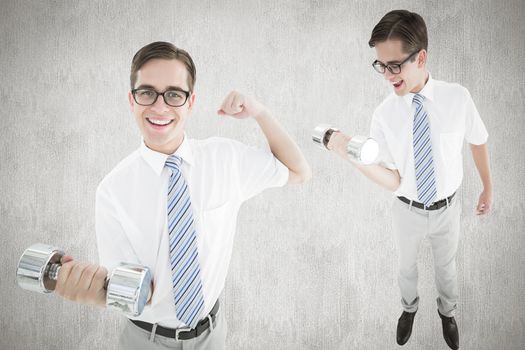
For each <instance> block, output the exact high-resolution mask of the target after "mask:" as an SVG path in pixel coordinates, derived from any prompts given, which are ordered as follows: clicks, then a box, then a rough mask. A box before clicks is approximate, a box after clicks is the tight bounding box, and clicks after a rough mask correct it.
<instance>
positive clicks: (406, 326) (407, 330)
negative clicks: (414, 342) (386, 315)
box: [396, 310, 417, 345]
mask: <svg viewBox="0 0 525 350" xmlns="http://www.w3.org/2000/svg"><path fill="white" fill-rule="evenodd" d="M416 312H417V310H416V311H414V312H406V311H403V313H402V314H401V317H399V321H397V337H396V338H397V343H398V344H399V345H405V344H406V342H407V341H408V339H410V335H411V334H412V325H413V324H414V316H416Z"/></svg>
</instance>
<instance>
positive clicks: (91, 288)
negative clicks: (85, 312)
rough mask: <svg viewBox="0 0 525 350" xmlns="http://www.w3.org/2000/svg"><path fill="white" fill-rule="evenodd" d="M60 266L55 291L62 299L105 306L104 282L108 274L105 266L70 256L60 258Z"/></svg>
mask: <svg viewBox="0 0 525 350" xmlns="http://www.w3.org/2000/svg"><path fill="white" fill-rule="evenodd" d="M60 262H61V263H62V267H61V268H60V271H59V272H58V278H57V284H56V288H55V292H56V293H57V294H58V295H60V296H61V297H63V298H64V299H67V300H71V301H75V302H78V303H81V304H90V305H98V306H105V305H106V290H105V289H104V283H105V281H106V277H107V275H108V271H107V270H106V268H104V267H102V266H99V265H95V264H90V263H85V262H79V261H74V260H73V258H72V257H70V256H67V255H66V256H63V257H62V259H61V260H60Z"/></svg>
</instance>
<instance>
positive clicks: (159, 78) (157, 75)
mask: <svg viewBox="0 0 525 350" xmlns="http://www.w3.org/2000/svg"><path fill="white" fill-rule="evenodd" d="M134 88H135V89H139V88H150V89H154V90H155V91H157V92H159V93H162V92H164V91H166V90H171V89H174V90H184V91H188V90H190V89H189V86H188V71H187V69H186V66H185V65H184V64H183V63H182V62H181V61H179V60H176V59H169V60H168V59H151V60H149V61H147V62H146V63H145V64H144V65H143V66H142V67H141V68H140V69H139V70H138V71H137V80H136V82H135V86H134ZM128 99H129V104H130V106H131V111H132V112H133V114H134V115H135V120H136V122H137V125H138V127H139V129H140V132H141V133H142V136H143V137H144V143H145V144H146V146H147V147H148V148H150V149H152V150H154V151H157V152H161V153H165V154H173V153H174V152H175V151H176V150H177V148H178V147H179V146H180V144H181V143H182V141H183V139H184V124H185V121H186V118H187V117H188V116H189V114H190V112H191V110H192V108H193V103H194V102H195V94H194V93H193V92H190V96H189V97H188V100H187V101H186V103H185V104H184V105H182V106H180V107H172V106H169V105H167V104H166V103H165V102H164V99H163V98H162V96H158V98H157V100H156V101H155V103H154V104H152V105H150V106H142V105H139V104H138V103H137V102H136V101H135V100H134V98H133V95H132V93H131V91H130V92H129V93H128Z"/></svg>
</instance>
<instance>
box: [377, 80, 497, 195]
mask: <svg viewBox="0 0 525 350" xmlns="http://www.w3.org/2000/svg"><path fill="white" fill-rule="evenodd" d="M419 93H420V94H421V95H423V96H425V100H424V102H423V105H424V108H425V110H426V111H427V113H428V118H429V123H430V132H431V142H432V155H433V160H434V174H435V178H436V190H437V196H436V200H440V199H443V198H446V197H448V196H450V195H451V194H452V193H454V192H455V191H456V190H457V189H458V188H459V186H460V184H461V180H462V179H463V158H462V152H461V151H462V149H463V139H465V140H467V142H469V143H471V144H474V145H481V144H484V143H486V142H487V137H488V133H487V129H486V128H485V125H484V124H483V121H482V120H481V118H480V116H479V113H478V110H477V109H476V106H475V105H474V102H473V101H472V97H471V96H470V93H469V92H468V90H467V89H466V88H464V87H463V86H461V85H459V84H453V83H447V82H444V81H439V80H434V79H432V77H431V76H430V74H429V79H428V81H427V83H426V84H425V86H424V87H423V89H422V90H421V91H420V92H419ZM413 98H414V94H413V93H408V94H407V95H405V96H397V95H396V94H394V93H392V94H391V95H389V96H388V97H387V98H386V99H385V100H384V101H383V102H382V103H381V104H380V105H379V107H377V108H376V110H375V111H374V115H373V117H372V125H371V128H370V137H372V138H374V139H375V140H376V141H377V142H378V144H379V150H380V152H379V158H378V160H379V163H381V164H382V165H383V166H385V167H387V168H389V169H397V170H398V171H399V174H400V176H401V184H400V186H399V188H398V189H397V190H396V191H395V195H396V196H404V197H406V198H409V199H411V200H415V201H417V188H416V175H415V169H414V150H413V137H412V127H413V121H414V113H415V107H414V106H413V104H412V99H413Z"/></svg>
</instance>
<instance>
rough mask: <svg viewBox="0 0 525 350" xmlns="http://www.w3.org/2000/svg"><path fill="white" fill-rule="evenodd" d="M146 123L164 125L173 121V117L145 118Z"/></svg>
mask: <svg viewBox="0 0 525 350" xmlns="http://www.w3.org/2000/svg"><path fill="white" fill-rule="evenodd" d="M146 120H147V121H148V123H150V124H151V125H155V126H160V127H162V126H166V125H169V124H171V123H172V122H173V119H154V118H146Z"/></svg>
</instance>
